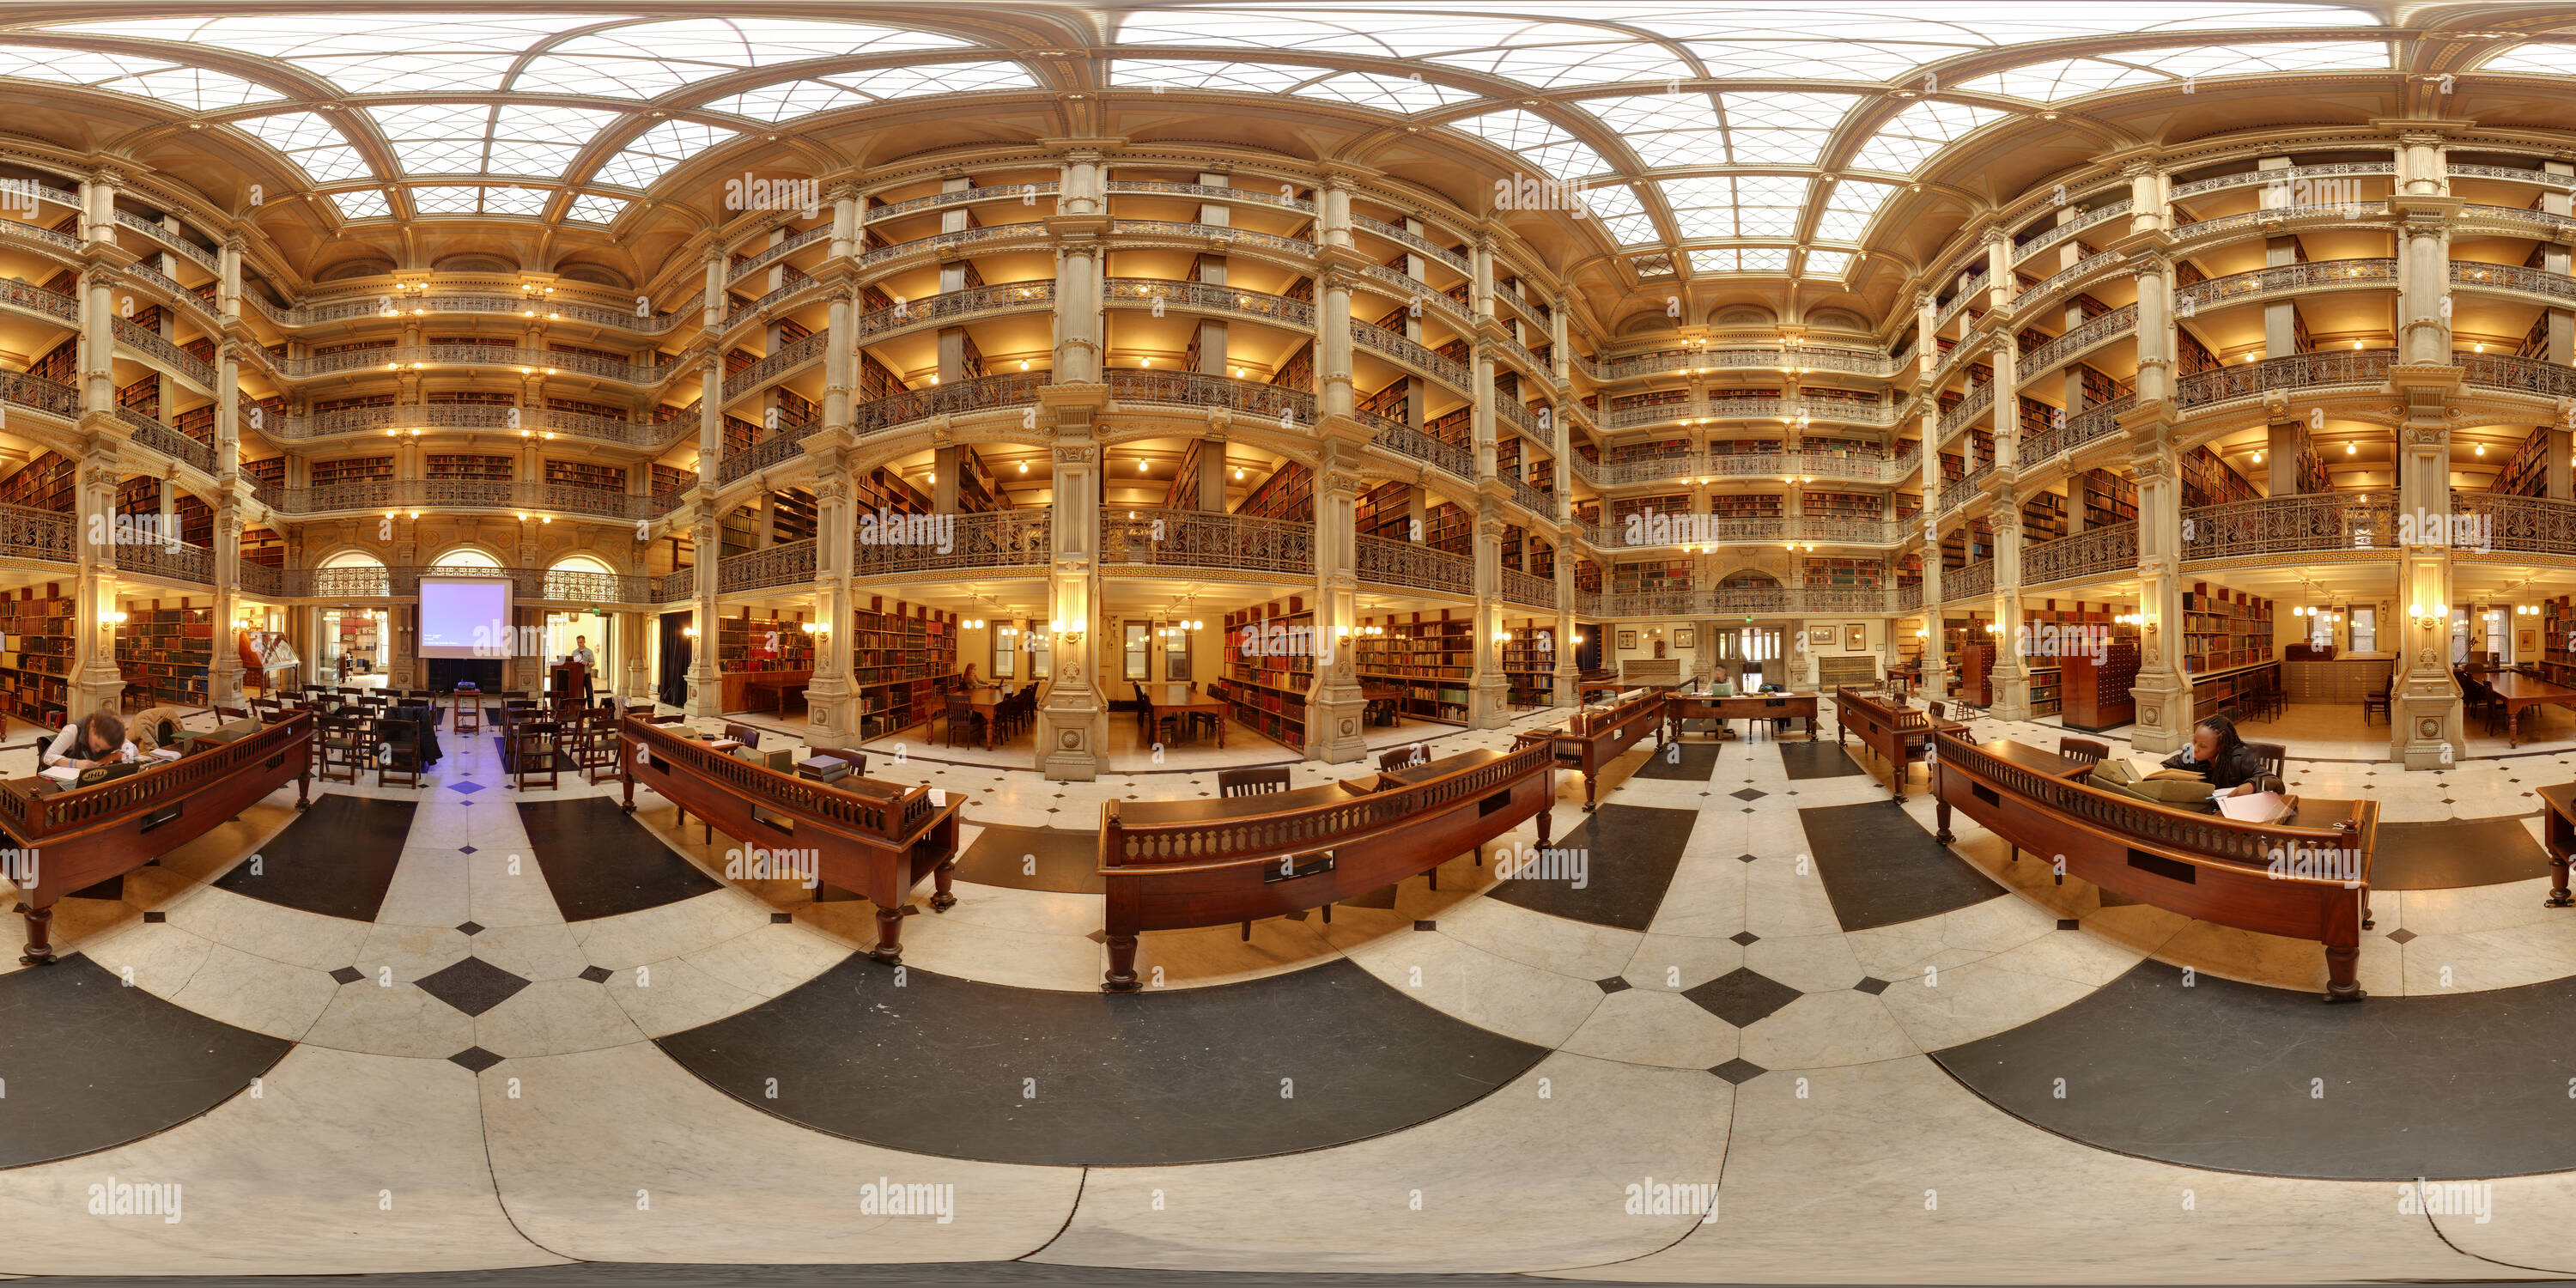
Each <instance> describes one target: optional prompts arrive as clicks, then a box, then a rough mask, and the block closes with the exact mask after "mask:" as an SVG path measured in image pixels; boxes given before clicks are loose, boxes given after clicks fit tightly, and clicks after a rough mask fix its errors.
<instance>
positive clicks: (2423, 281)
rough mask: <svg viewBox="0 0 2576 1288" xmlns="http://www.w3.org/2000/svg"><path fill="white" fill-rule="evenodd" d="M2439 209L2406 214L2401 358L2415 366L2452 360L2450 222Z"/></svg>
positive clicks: (2431, 364)
mask: <svg viewBox="0 0 2576 1288" xmlns="http://www.w3.org/2000/svg"><path fill="white" fill-rule="evenodd" d="M2443 213H2444V212H2442V211H2438V210H2410V211H2408V212H2407V214H2406V217H2405V224H2404V227H2403V229H2402V235H2403V237H2404V239H2405V257H2406V281H2405V282H2404V284H2403V286H2404V289H2403V290H2402V292H2401V294H2402V296H2403V304H2402V305H2401V307H2402V308H2403V310H2404V312H2405V330H2406V335H2405V342H2404V345H2403V347H2402V349H2401V351H2400V358H2399V360H2400V361H2402V362H2406V363H2408V364H2411V365H2416V366H2448V365H2450V364H2451V361H2452V357H2451V348H2452V339H2451V265H2450V227H2449V221H2448V220H2447V219H2445V218H2444V217H2443Z"/></svg>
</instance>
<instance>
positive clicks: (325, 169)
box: [228, 112, 370, 183]
mask: <svg viewBox="0 0 2576 1288" xmlns="http://www.w3.org/2000/svg"><path fill="white" fill-rule="evenodd" d="M228 124H230V125H231V126H232V127H233V128H234V129H237V130H240V131H242V132H244V133H246V134H249V135H250V136H251V137H253V138H256V139H258V140H259V141H260V142H262V143H265V144H267V145H269V146H270V147H272V148H275V149H277V150H278V151H280V152H283V153H285V154H286V159H287V160H289V161H292V162H294V163H295V166H296V168H297V169H299V170H302V171H303V172H304V174H305V177H306V178H308V179H311V180H312V181H313V182H315V183H332V182H335V181H337V180H341V179H355V178H357V177H358V176H360V175H363V174H368V173H370V171H369V169H368V167H367V159H366V158H365V157H363V156H360V155H359V154H358V150H357V149H356V148H353V147H350V146H349V142H348V140H347V139H345V138H342V137H341V135H340V130H339V127H338V126H335V125H333V124H331V123H330V122H329V121H327V120H325V119H323V118H322V117H321V116H320V115H319V114H317V113H313V112H280V113H278V114H277V115H275V116H254V117H251V118H250V119H248V120H242V121H232V122H228Z"/></svg>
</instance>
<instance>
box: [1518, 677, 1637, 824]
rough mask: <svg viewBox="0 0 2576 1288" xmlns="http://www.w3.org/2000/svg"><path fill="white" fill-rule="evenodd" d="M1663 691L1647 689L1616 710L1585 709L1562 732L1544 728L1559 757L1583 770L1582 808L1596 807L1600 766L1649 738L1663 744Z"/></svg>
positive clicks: (1603, 708) (1544, 732)
mask: <svg viewBox="0 0 2576 1288" xmlns="http://www.w3.org/2000/svg"><path fill="white" fill-rule="evenodd" d="M1664 706H1665V701H1664V691H1663V690H1661V689H1648V690H1646V691H1645V692H1643V693H1640V694H1638V695H1637V696H1635V697H1633V698H1630V699H1628V700H1627V701H1626V702H1623V703H1620V704H1619V705H1617V706H1615V707H1600V708H1586V709H1584V710H1581V711H1577V712H1575V713H1574V718H1573V719H1571V720H1569V721H1567V722H1566V727H1565V728H1563V729H1541V730H1539V731H1538V733H1539V734H1543V735H1546V736H1547V737H1549V738H1550V739H1553V740H1554V741H1555V743H1556V750H1557V754H1558V756H1559V757H1560V758H1561V759H1563V760H1564V761H1566V763H1568V764H1571V765H1578V766H1580V767H1581V768H1582V770H1583V808H1584V810H1585V811H1586V812H1589V811H1590V810H1591V809H1592V808H1593V805H1594V803H1595V802H1594V795H1593V792H1594V788H1595V786H1596V784H1597V783H1598V781H1599V779H1600V777H1601V767H1602V766H1603V765H1607V764H1609V763H1610V762H1611V761H1614V760H1617V759H1618V758H1619V757H1621V756H1624V755H1626V754H1627V753H1628V752H1629V751H1631V750H1632V749H1634V748H1637V747H1641V746H1643V745H1645V740H1646V737H1647V736H1648V735H1650V734H1651V735H1653V736H1654V739H1655V741H1656V742H1657V743H1658V744H1660V743H1661V742H1662V741H1663V732H1664Z"/></svg>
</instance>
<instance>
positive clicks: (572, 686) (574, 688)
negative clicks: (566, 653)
mask: <svg viewBox="0 0 2576 1288" xmlns="http://www.w3.org/2000/svg"><path fill="white" fill-rule="evenodd" d="M546 673H547V675H548V677H549V679H548V681H547V684H546V688H547V690H548V692H550V693H552V694H553V695H554V700H555V701H557V702H578V701H580V700H581V695H582V692H583V689H584V686H585V685H586V684H587V682H588V681H589V679H590V668H589V667H587V666H584V665H582V664H581V663H579V662H557V663H555V664H554V665H553V666H552V667H550V668H548V669H547V672H546Z"/></svg>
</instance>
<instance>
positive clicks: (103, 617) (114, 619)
mask: <svg viewBox="0 0 2576 1288" xmlns="http://www.w3.org/2000/svg"><path fill="white" fill-rule="evenodd" d="M98 624H99V625H101V626H122V625H124V624H125V614H123V613H120V612H117V611H116V610H115V609H109V610H108V611H106V612H103V613H100V614H99V615H98Z"/></svg>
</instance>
